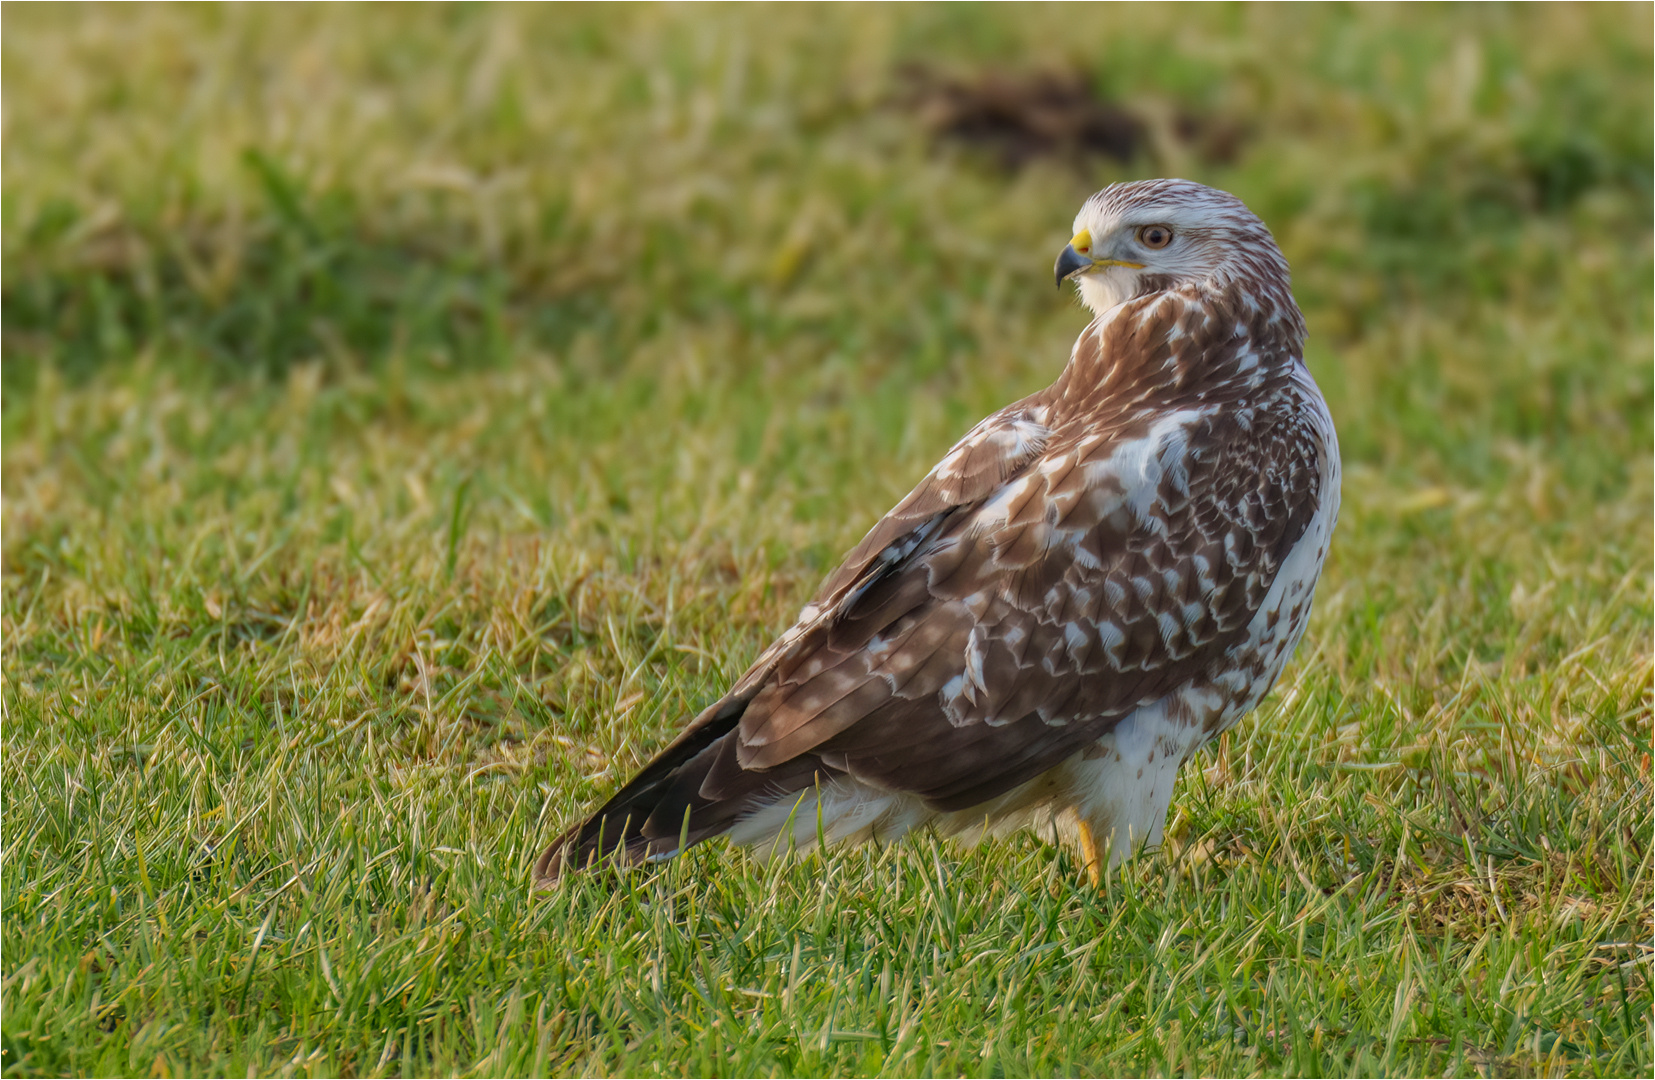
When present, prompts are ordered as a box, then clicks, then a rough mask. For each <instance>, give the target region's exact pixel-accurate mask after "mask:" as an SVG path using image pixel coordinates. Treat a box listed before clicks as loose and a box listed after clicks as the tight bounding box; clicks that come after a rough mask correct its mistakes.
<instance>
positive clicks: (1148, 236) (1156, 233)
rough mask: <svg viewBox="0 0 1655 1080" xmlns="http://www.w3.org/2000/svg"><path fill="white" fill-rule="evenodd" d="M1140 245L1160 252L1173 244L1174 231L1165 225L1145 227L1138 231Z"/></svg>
mask: <svg viewBox="0 0 1655 1080" xmlns="http://www.w3.org/2000/svg"><path fill="white" fill-rule="evenodd" d="M1138 243H1140V244H1142V245H1143V246H1144V247H1146V248H1153V249H1154V250H1156V251H1159V250H1161V249H1162V248H1164V247H1166V246H1167V245H1168V244H1170V243H1172V230H1171V229H1169V228H1168V227H1167V226H1165V225H1145V226H1144V227H1143V228H1141V229H1139V230H1138Z"/></svg>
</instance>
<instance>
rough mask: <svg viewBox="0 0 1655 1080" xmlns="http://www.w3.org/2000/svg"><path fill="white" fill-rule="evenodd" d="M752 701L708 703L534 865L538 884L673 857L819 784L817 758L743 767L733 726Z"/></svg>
mask: <svg viewBox="0 0 1655 1080" xmlns="http://www.w3.org/2000/svg"><path fill="white" fill-rule="evenodd" d="M749 700H751V697H750V696H746V695H744V696H742V697H739V698H737V697H734V696H732V697H728V698H725V699H724V700H722V701H720V702H718V703H717V704H715V705H713V706H712V707H711V708H709V709H707V710H706V711H705V712H703V713H702V714H701V715H700V716H699V717H697V718H696V719H695V721H694V722H693V723H691V724H690V725H689V726H688V727H687V728H685V729H684V731H683V733H682V734H681V735H679V737H678V738H677V739H675V740H674V741H673V743H672V745H671V746H668V747H667V748H666V749H665V750H663V751H661V752H660V753H659V754H657V755H656V757H655V759H654V760H653V761H651V762H650V763H649V764H648V765H646V766H644V768H643V770H642V771H641V772H639V773H638V775H637V776H635V777H633V778H632V780H631V781H630V782H629V783H627V784H626V786H624V787H622V788H621V789H620V790H619V791H617V792H616V793H615V794H614V795H612V796H611V797H610V799H609V801H608V802H606V803H604V804H603V806H601V807H600V808H599V809H598V811H597V812H596V813H594V814H593V815H592V816H591V817H589V818H587V819H586V820H585V821H583V822H581V823H580V824H578V825H576V826H574V827H573V828H571V829H570V830H569V831H568V832H566V833H564V834H563V835H562V836H560V837H558V838H557V839H556V840H554V841H553V842H552V844H551V846H550V847H548V848H547V849H546V850H545V852H544V853H542V854H541V856H540V858H539V859H538V860H537V861H536V862H535V864H534V885H535V887H536V888H539V889H549V888H551V887H552V886H554V885H556V884H557V881H558V879H559V878H560V877H561V876H562V875H563V874H565V873H570V872H574V871H578V870H583V869H586V868H588V867H591V866H595V865H598V864H605V865H616V866H631V865H636V864H638V863H644V862H652V861H657V860H661V859H668V858H671V857H672V856H674V855H676V854H678V853H679V852H680V851H682V850H684V849H685V848H688V847H690V846H691V845H694V844H698V843H700V842H701V841H703V840H707V839H710V838H712V837H714V836H718V835H720V834H721V833H724V832H726V831H728V830H729V829H730V827H731V826H733V825H735V824H736V823H737V822H738V821H739V820H740V819H741V818H742V816H743V815H745V814H746V813H748V812H750V811H751V810H753V809H756V808H757V807H758V806H759V805H763V804H764V803H765V802H767V801H772V800H773V799H774V798H777V797H782V796H785V795H786V794H788V793H790V792H794V791H800V790H803V789H805V788H807V787H809V786H810V785H811V784H812V783H814V782H816V781H817V779H818V774H819V773H820V772H821V771H822V769H821V764H820V762H818V761H816V759H815V758H814V756H806V757H804V758H799V759H795V760H794V761H790V762H787V763H786V764H784V765H782V766H779V767H777V768H774V769H767V770H764V771H757V770H751V771H750V770H746V769H743V768H741V766H740V764H739V763H738V762H737V761H736V746H737V742H736V740H737V733H736V726H737V724H738V723H740V721H741V714H742V713H743V712H744V711H745V710H746V708H747V703H748V701H749Z"/></svg>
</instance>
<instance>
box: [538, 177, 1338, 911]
mask: <svg viewBox="0 0 1655 1080" xmlns="http://www.w3.org/2000/svg"><path fill="white" fill-rule="evenodd" d="M1075 231H1076V236H1075V240H1074V241H1072V242H1071V245H1070V247H1069V248H1067V249H1065V251H1064V253H1063V256H1062V257H1061V258H1060V259H1059V262H1058V276H1059V278H1060V280H1062V279H1065V278H1070V279H1073V280H1076V281H1077V282H1078V284H1079V289H1080V295H1081V298H1082V299H1083V300H1084V301H1085V303H1086V304H1087V305H1088V306H1089V307H1090V308H1091V309H1092V311H1093V313H1094V315H1095V318H1094V320H1093V321H1092V323H1091V325H1089V326H1088V327H1087V328H1086V330H1085V331H1083V332H1082V333H1081V335H1080V338H1079V339H1078V340H1077V341H1076V343H1075V347H1074V350H1073V351H1072V353H1071V355H1070V358H1069V362H1068V364H1067V366H1066V367H1065V368H1064V370H1063V373H1062V374H1061V376H1060V377H1059V378H1058V380H1057V381H1056V382H1054V383H1053V384H1052V385H1051V386H1050V387H1048V388H1047V389H1045V390H1043V391H1041V392H1039V393H1037V394H1034V395H1031V396H1030V397H1028V398H1026V399H1024V400H1023V401H1020V402H1017V403H1014V404H1012V405H1010V406H1007V407H1006V408H1005V409H1003V410H1001V411H1000V412H998V413H996V414H994V415H993V416H990V417H988V418H987V419H985V420H983V421H982V422H981V423H979V424H978V425H976V426H975V427H974V428H972V429H971V431H970V432H968V433H967V434H966V436H965V437H964V438H962V439H961V440H960V441H959V443H957V444H956V445H955V446H954V447H953V448H952V449H951V450H950V451H949V452H948V453H947V454H946V455H945V456H944V457H943V459H942V460H941V461H940V462H938V464H937V465H936V467H935V468H933V469H932V470H931V471H930V473H928V474H927V475H926V477H925V478H924V479H923V480H921V482H920V484H919V485H918V486H917V487H916V488H915V489H914V490H913V492H911V493H910V494H909V495H908V496H907V498H905V499H903V500H902V502H901V503H899V504H898V505H897V506H896V507H895V508H894V509H893V510H892V511H891V512H890V513H889V514H887V515H886V516H885V517H884V518H883V519H881V520H880V522H879V523H878V524H876V525H875V526H874V528H873V529H872V530H871V531H870V532H869V533H868V535H867V536H866V537H865V538H864V539H863V541H862V543H861V544H860V545H858V546H857V548H856V549H855V550H854V551H852V552H851V553H850V555H849V556H848V557H847V558H846V560H845V562H844V564H843V565H841V566H840V567H839V569H838V570H836V571H835V572H834V573H833V574H832V575H830V576H829V578H828V580H827V581H826V582H825V583H824V584H823V586H822V588H821V590H820V591H819V592H818V594H817V596H816V597H815V598H814V599H813V600H812V601H811V602H810V603H809V604H807V605H806V606H805V607H804V609H803V610H802V611H801V612H800V615H799V621H798V622H797V623H796V624H795V625H794V626H793V627H791V628H790V629H789V630H788V631H787V632H786V633H784V634H783V635H782V636H781V638H780V639H778V641H777V642H776V643H775V644H774V645H772V646H771V647H770V648H769V649H767V650H766V651H765V652H764V654H763V655H761V656H760V657H759V659H758V660H757V662H755V663H754V665H753V667H752V668H750V669H749V670H748V672H747V673H746V674H745V675H744V676H743V677H742V678H741V679H740V680H739V681H738V682H737V683H736V684H735V686H734V687H732V689H731V690H730V692H729V693H728V694H726V695H725V696H724V697H723V698H721V699H720V700H719V701H718V702H715V703H714V704H713V705H712V706H710V707H709V708H708V709H707V710H706V711H705V712H703V713H702V714H701V715H700V716H699V717H697V718H696V720H695V721H694V722H693V723H691V724H690V725H689V726H688V727H687V728H686V729H685V731H684V732H683V734H682V735H680V737H679V738H678V739H677V740H676V741H675V742H674V743H673V744H672V745H671V746H670V747H668V748H667V749H666V750H665V751H663V752H662V753H661V754H660V755H659V756H658V757H657V758H656V759H655V760H654V761H653V762H651V763H650V764H649V765H648V766H646V767H645V768H644V769H643V770H642V771H641V772H640V773H639V774H638V776H636V777H635V778H634V779H633V780H632V781H631V782H629V783H628V784H627V785H625V786H623V787H622V788H621V789H620V791H618V792H617V793H616V794H615V796H614V797H612V798H611V799H610V800H609V802H608V803H606V804H605V805H604V806H603V807H602V808H600V809H599V810H598V811H597V813H595V814H594V815H593V816H592V817H591V818H589V819H588V820H587V821H585V822H583V823H581V824H580V825H578V826H576V827H575V828H574V829H572V830H571V831H570V832H569V833H568V834H566V835H565V836H563V837H562V838H560V839H559V840H558V841H556V842H555V843H553V844H552V845H551V847H550V848H548V849H547V851H546V854H545V855H544V856H543V857H542V859H541V861H540V863H539V864H538V865H537V867H536V878H537V880H538V881H540V882H541V883H542V884H549V883H550V882H552V881H554V880H555V879H556V878H557V877H558V876H559V874H560V873H561V872H563V871H564V870H565V869H567V868H570V867H578V866H582V865H585V864H586V863H588V862H590V861H592V860H594V859H597V858H600V857H615V858H618V859H620V860H622V861H627V862H637V861H648V860H653V859H658V858H664V857H668V856H670V855H672V854H675V853H676V852H677V851H678V850H679V849H680V847H681V844H682V842H684V841H688V842H690V843H694V842H698V841H699V840H702V839H705V838H707V837H710V836H717V835H724V836H727V837H729V839H730V840H732V841H733V842H735V843H737V844H743V845H747V846H750V847H753V848H756V849H758V850H760V851H761V852H766V853H768V852H774V851H779V850H786V849H789V848H795V847H804V848H808V847H811V846H813V845H815V844H817V843H820V842H823V841H825V842H828V843H839V842H853V841H858V840H868V839H877V840H890V839H895V838H896V837H899V836H901V835H902V834H904V833H906V832H909V831H911V830H913V829H916V828H921V827H930V828H933V829H936V830H938V831H939V832H942V833H945V834H948V835H951V836H955V837H957V838H959V839H961V840H963V841H966V842H972V841H975V840H978V839H981V838H983V837H985V836H1000V835H1004V834H1006V833H1008V832H1010V831H1014V830H1016V829H1022V828H1031V829H1033V830H1035V831H1036V832H1037V833H1039V834H1040V835H1042V836H1044V837H1046V838H1048V839H1050V840H1053V841H1057V842H1065V843H1073V844H1076V845H1077V846H1078V847H1079V848H1080V850H1081V852H1082V854H1083V855H1084V857H1085V858H1086V861H1087V863H1088V865H1089V867H1090V868H1091V869H1092V872H1093V873H1094V875H1096V874H1097V873H1098V872H1099V871H1100V869H1101V865H1102V863H1103V862H1104V860H1105V859H1106V858H1107V860H1109V861H1111V862H1118V861H1119V860H1120V859H1121V858H1123V857H1124V856H1125V855H1126V854H1127V853H1128V852H1130V851H1131V850H1134V849H1135V848H1137V847H1139V846H1140V845H1144V844H1149V845H1154V844H1157V843H1159V841H1160V834H1161V829H1162V827H1163V823H1164V821H1165V818H1166V814H1167V809H1168V804H1169V801H1170V799H1171V797H1172V789H1173V786H1174V783H1175V781H1176V777H1177V772H1178V768H1179V766H1180V765H1181V764H1182V763H1183V762H1184V760H1185V759H1187V758H1188V757H1189V755H1190V754H1192V753H1193V752H1194V751H1195V750H1196V749H1197V748H1199V747H1200V746H1201V745H1202V744H1203V743H1204V742H1206V741H1207V740H1208V739H1211V738H1213V737H1214V736H1216V735H1217V734H1218V733H1219V732H1221V731H1223V730H1225V729H1226V728H1228V727H1229V726H1230V725H1232V724H1234V723H1235V722H1236V720H1238V719H1239V718H1240V717H1241V716H1242V715H1244V714H1245V713H1246V712H1247V711H1248V710H1250V709H1252V708H1253V707H1254V706H1256V705H1257V704H1258V702H1259V700H1260V699H1261V698H1262V697H1263V696H1264V694H1265V693H1266V692H1268V690H1269V688H1270V687H1271V685H1273V684H1274V682H1275V680H1276V678H1277V676H1278V675H1279V674H1280V673H1281V670H1282V668H1283V666H1284V665H1285V664H1286V662H1287V660H1288V658H1289V657H1290V656H1291V655H1292V652H1293V649H1294V647H1295V646H1296V645H1297V644H1298V641H1299V638H1300V636H1302V634H1303V633H1304V628H1305V625H1306V623H1307V621H1308V618H1309V613H1310V603H1311V598H1312V596H1313V594H1314V591H1315V586H1316V580H1317V578H1318V576H1319V575H1320V573H1321V568H1322V564H1323V561H1324V560H1325V558H1326V555H1327V549H1328V543H1329V541H1330V539H1331V535H1332V532H1333V527H1334V522H1335V519H1336V518H1337V516H1338V506H1339V455H1338V444H1337V440H1336V438H1335V435H1334V431H1333V425H1332V421H1331V419H1330V418H1329V416H1328V413H1327V409H1326V406H1325V405H1324V403H1323V401H1322V398H1321V395H1320V393H1319V392H1318V391H1317V389H1316V385H1315V382H1314V381H1313V380H1312V379H1311V377H1310V374H1309V372H1308V371H1306V369H1305V367H1304V363H1303V359H1302V356H1303V353H1302V349H1303V339H1304V323H1303V319H1302V317H1301V316H1300V315H1299V311H1298V308H1297V307H1296V306H1295V305H1294V303H1293V298H1292V294H1291V292H1290V290H1289V286H1288V275H1287V264H1286V261H1285V260H1284V259H1283V258H1282V256H1281V252H1280V251H1279V249H1277V247H1276V245H1275V242H1274V240H1273V239H1272V238H1271V237H1270V233H1269V231H1268V230H1267V229H1266V228H1265V227H1264V225H1263V223H1262V222H1260V221H1259V220H1258V219H1257V218H1256V217H1254V216H1253V215H1252V214H1251V213H1250V212H1249V211H1248V210H1247V209H1246V208H1245V207H1244V206H1243V205H1242V204H1241V203H1240V202H1239V201H1238V200H1236V199H1235V198H1233V197H1232V196H1229V195H1227V194H1225V193H1223V192H1219V191H1214V190H1213V189H1210V188H1205V187H1202V186H1200V185H1198V184H1192V183H1189V182H1187V181H1180V180H1161V181H1146V182H1142V183H1135V184H1118V185H1114V186H1112V187H1109V188H1106V189H1104V190H1103V191H1101V192H1099V193H1098V194H1097V195H1095V196H1093V197H1092V198H1091V199H1090V200H1088V201H1087V203H1086V205H1085V206H1084V207H1082V209H1081V212H1080V214H1079V216H1078V217H1077V218H1076V221H1075Z"/></svg>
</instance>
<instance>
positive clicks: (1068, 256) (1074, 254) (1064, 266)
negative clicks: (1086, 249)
mask: <svg viewBox="0 0 1655 1080" xmlns="http://www.w3.org/2000/svg"><path fill="white" fill-rule="evenodd" d="M1091 265H1092V260H1091V259H1089V258H1087V257H1086V256H1084V255H1082V254H1081V253H1080V252H1078V251H1076V250H1075V249H1074V246H1073V245H1070V246H1069V247H1066V248H1064V249H1063V254H1061V255H1059V256H1058V257H1057V265H1055V266H1054V267H1052V272H1053V273H1054V274H1055V275H1056V277H1057V283H1058V284H1059V285H1062V284H1063V283H1064V282H1065V281H1068V280H1069V279H1070V278H1072V277H1074V276H1075V274H1077V273H1078V272H1080V271H1081V270H1084V269H1086V268H1087V267H1088V266H1091Z"/></svg>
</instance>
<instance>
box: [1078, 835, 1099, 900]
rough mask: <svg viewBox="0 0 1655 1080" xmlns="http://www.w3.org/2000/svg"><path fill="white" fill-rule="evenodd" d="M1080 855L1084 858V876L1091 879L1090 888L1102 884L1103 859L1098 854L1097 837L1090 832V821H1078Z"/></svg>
mask: <svg viewBox="0 0 1655 1080" xmlns="http://www.w3.org/2000/svg"><path fill="white" fill-rule="evenodd" d="M1079 832H1080V855H1081V858H1083V859H1085V860H1086V876H1087V877H1089V878H1091V879H1092V888H1094V889H1097V888H1101V887H1102V885H1103V859H1102V857H1101V856H1100V855H1099V854H1098V838H1097V837H1096V836H1094V835H1093V834H1092V826H1091V824H1090V823H1088V822H1085V821H1082V822H1081V823H1080V829H1079Z"/></svg>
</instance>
